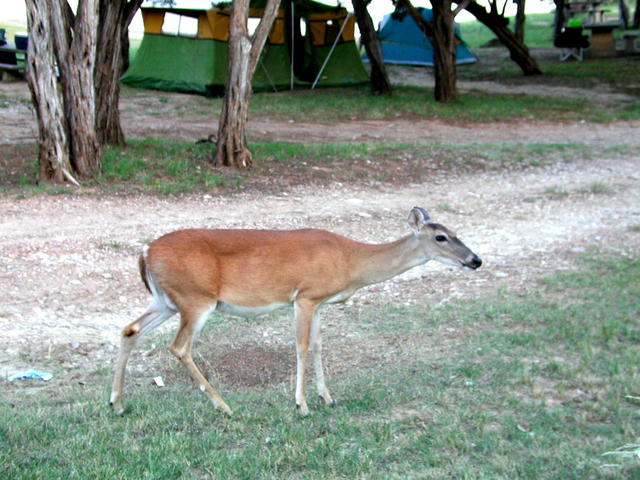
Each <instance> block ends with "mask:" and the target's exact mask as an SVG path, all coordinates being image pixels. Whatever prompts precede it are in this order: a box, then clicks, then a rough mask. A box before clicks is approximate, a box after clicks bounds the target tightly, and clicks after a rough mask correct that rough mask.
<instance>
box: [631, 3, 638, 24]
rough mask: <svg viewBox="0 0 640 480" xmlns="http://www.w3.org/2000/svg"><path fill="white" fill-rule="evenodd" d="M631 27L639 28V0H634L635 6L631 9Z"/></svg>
mask: <svg viewBox="0 0 640 480" xmlns="http://www.w3.org/2000/svg"><path fill="white" fill-rule="evenodd" d="M631 28H640V0H636V8H635V9H634V11H633V21H632V22H631Z"/></svg>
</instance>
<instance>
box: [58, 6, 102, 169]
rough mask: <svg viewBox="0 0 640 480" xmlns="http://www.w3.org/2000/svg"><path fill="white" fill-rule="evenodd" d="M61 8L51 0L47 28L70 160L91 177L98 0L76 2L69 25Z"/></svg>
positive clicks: (96, 165) (96, 151) (95, 151)
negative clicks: (64, 119) (66, 131)
mask: <svg viewBox="0 0 640 480" xmlns="http://www.w3.org/2000/svg"><path fill="white" fill-rule="evenodd" d="M64 3H65V4H66V1H65V2H64ZM63 8H64V5H61V4H60V3H59V2H56V1H53V2H51V19H52V22H51V26H52V29H51V30H52V35H53V42H54V45H55V49H56V57H57V61H58V68H59V69H60V81H61V84H62V92H63V98H64V104H65V112H66V115H67V121H68V125H69V128H68V137H69V145H70V150H71V163H72V165H73V167H74V171H76V172H77V173H78V175H79V176H80V177H81V178H91V177H92V176H93V175H94V174H95V173H96V172H97V171H98V170H99V169H100V154H101V147H100V144H99V142H98V138H97V135H96V129H95V125H96V122H95V88H94V79H93V72H94V67H95V59H96V41H97V26H98V3H97V0H84V1H82V0H81V1H80V2H78V11H77V15H76V18H75V21H74V22H73V26H71V25H70V24H69V23H68V20H67V17H65V16H64V12H63ZM71 31H73V34H72V35H71V34H70V33H71ZM69 39H70V41H69Z"/></svg>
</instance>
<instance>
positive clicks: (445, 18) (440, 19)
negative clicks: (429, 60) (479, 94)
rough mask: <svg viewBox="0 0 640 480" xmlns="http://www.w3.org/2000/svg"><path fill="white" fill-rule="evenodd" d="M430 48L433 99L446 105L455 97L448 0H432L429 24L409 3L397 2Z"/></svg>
mask: <svg viewBox="0 0 640 480" xmlns="http://www.w3.org/2000/svg"><path fill="white" fill-rule="evenodd" d="M398 4H399V5H400V6H401V7H403V8H405V9H406V10H407V12H408V13H409V15H411V18H413V20H414V21H415V22H416V25H418V27H420V29H421V30H422V32H423V33H424V34H425V36H426V37H427V38H429V40H430V41H431V44H432V45H433V60H434V65H435V71H434V76H435V80H436V86H435V87H436V88H435V95H434V96H435V99H436V101H438V102H442V103H447V102H450V101H452V100H455V99H457V98H458V90H457V85H456V77H457V74H456V62H455V54H456V53H455V37H454V30H453V17H454V14H453V12H452V11H451V1H450V0H433V1H432V2H431V5H432V7H433V25H429V24H428V23H427V22H425V20H424V18H422V15H420V12H419V11H418V10H416V8H415V7H414V6H413V4H412V3H411V1H410V0H398Z"/></svg>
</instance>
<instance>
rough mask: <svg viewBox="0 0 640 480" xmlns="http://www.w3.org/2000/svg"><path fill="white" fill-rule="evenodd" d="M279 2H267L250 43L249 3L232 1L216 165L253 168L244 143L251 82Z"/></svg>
mask: <svg viewBox="0 0 640 480" xmlns="http://www.w3.org/2000/svg"><path fill="white" fill-rule="evenodd" d="M279 4H280V0H268V2H267V5H266V7H265V9H264V12H263V15H262V18H261V19H260V23H259V24H258V28H257V29H256V31H255V33H254V35H253V40H252V41H251V40H249V33H248V28H247V21H248V16H249V0H235V1H234V2H233V7H232V8H233V9H232V12H231V23H230V26H229V56H228V58H229V65H228V70H227V72H228V73H227V88H226V91H225V95H224V102H223V105H222V112H221V115H220V121H219V125H218V142H217V150H216V156H215V160H214V164H215V165H219V166H233V167H236V168H248V167H251V166H252V165H253V158H252V155H251V151H249V147H248V144H247V136H246V126H247V122H248V120H249V101H250V100H251V95H252V93H253V92H252V88H251V81H252V79H253V74H254V73H255V70H256V66H257V65H258V60H259V59H260V54H261V53H262V49H263V48H264V44H265V42H266V41H267V36H268V34H269V31H270V30H271V26H272V25H273V21H274V20H275V18H276V16H277V14H278V6H279Z"/></svg>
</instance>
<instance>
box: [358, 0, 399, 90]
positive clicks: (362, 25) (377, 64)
mask: <svg viewBox="0 0 640 480" xmlns="http://www.w3.org/2000/svg"><path fill="white" fill-rule="evenodd" d="M352 4H353V11H354V13H355V15H356V20H357V22H358V28H359V29H360V39H361V41H362V44H363V45H364V49H365V51H366V52H367V57H369V63H370V64H371V90H372V91H373V93H374V94H388V95H390V94H391V91H392V89H391V82H390V81H389V75H387V69H386V68H385V66H384V59H383V58H382V49H381V48H380V39H379V38H378V35H377V33H376V29H375V26H374V25H373V21H372V20H371V16H370V15H369V12H368V11H367V4H368V2H367V1H366V0H352Z"/></svg>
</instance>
